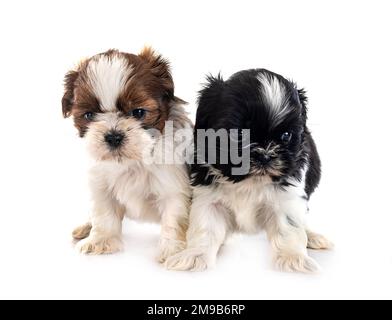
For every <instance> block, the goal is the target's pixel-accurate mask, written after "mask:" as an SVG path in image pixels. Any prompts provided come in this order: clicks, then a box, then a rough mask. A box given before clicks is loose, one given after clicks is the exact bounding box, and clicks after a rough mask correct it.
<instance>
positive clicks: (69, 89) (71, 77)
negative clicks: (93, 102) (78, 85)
mask: <svg viewBox="0 0 392 320" xmlns="http://www.w3.org/2000/svg"><path fill="white" fill-rule="evenodd" d="M78 76H79V72H78V71H74V70H71V71H69V72H68V73H67V74H66V75H65V78H64V89H65V91H64V95H63V98H62V99H61V104H62V108H63V116H64V118H67V117H69V116H70V115H71V111H72V106H73V103H74V88H75V82H76V79H77V78H78Z"/></svg>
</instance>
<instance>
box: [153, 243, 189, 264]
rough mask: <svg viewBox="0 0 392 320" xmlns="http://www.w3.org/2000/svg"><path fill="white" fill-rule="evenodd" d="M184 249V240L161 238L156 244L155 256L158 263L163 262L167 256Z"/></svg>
mask: <svg viewBox="0 0 392 320" xmlns="http://www.w3.org/2000/svg"><path fill="white" fill-rule="evenodd" d="M184 249H185V242H184V241H180V240H172V239H161V240H160V241H159V246H158V255H157V257H156V259H157V261H158V262H159V263H164V262H165V261H166V259H167V258H169V257H171V256H173V255H175V254H176V253H178V252H180V251H182V250H184Z"/></svg>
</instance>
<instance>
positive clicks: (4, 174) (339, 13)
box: [0, 0, 392, 299]
mask: <svg viewBox="0 0 392 320" xmlns="http://www.w3.org/2000/svg"><path fill="white" fill-rule="evenodd" d="M0 6H1V7H0V30H1V31H0V32H1V37H0V45H1V50H0V88H1V91H0V92H1V93H0V119H1V120H0V141H1V148H0V162H1V165H0V188H1V190H0V195H1V196H0V197H1V198H0V200H1V201H0V298H130V299H131V298H133V299H138V298H140V299H153V298H162V299H163V298H167V299H171V298H177V299H179V298H186V299H188V298H195V299H196V298H205V299H210V298H216V299H226V298H227V299H229V298H230V299H261V298H300V299H302V298H392V288H391V284H392V234H391V227H392V225H391V223H392V212H391V206H390V198H391V197H392V193H391V178H392V177H391V171H390V167H391V160H392V159H391V151H390V148H391V139H392V134H391V131H392V128H391V127H392V124H391V120H390V116H391V109H392V105H391V85H392V82H391V71H392V67H391V57H392V50H391V31H392V19H391V13H392V11H391V6H390V1H374V0H373V1H367V2H364V1H358V0H357V1H331V0H330V1H323V2H321V1H287V2H282V1H268V2H265V3H263V2H262V1H254V2H251V1H245V0H242V1H233V2H231V1H227V0H226V1H211V0H209V1H200V0H199V1H193V2H191V1H156V2H152V1H137V2H136V1H135V3H133V2H132V1H129V0H128V1H116V0H111V1H106V2H104V1H97V0H94V1H70V0H68V1H61V2H60V1H39V0H37V1H12V2H11V1H9V2H4V1H3V2H2V3H1V5H0ZM144 44H149V45H152V46H153V47H154V48H156V49H157V50H158V51H159V52H160V53H162V54H163V55H164V56H165V57H167V58H168V59H170V61H171V63H172V66H173V76H174V80H175V84H176V94H177V95H178V96H179V97H181V98H183V99H185V100H187V101H189V102H190V105H189V111H190V112H191V114H192V118H193V115H194V111H195V97H196V93H197V90H199V89H200V84H201V83H202V82H203V81H204V77H205V74H206V73H209V72H211V73H213V74H216V73H217V72H218V71H222V73H223V76H224V77H225V78H227V77H228V76H229V75H231V74H232V73H233V72H235V71H238V70H241V69H244V68H253V67H264V68H268V69H270V70H272V71H275V72H278V73H281V74H283V75H284V76H286V77H289V78H292V79H295V80H296V81H297V82H298V84H299V86H303V87H305V88H306V89H307V90H308V95H309V126H310V128H311V130H312V131H313V133H314V137H315V140H316V141H317V143H318V147H319V151H320V154H321V157H322V160H323V178H322V182H321V185H320V188H319V189H318V190H317V191H316V193H315V194H314V197H313V199H312V201H311V204H310V208H311V211H310V214H309V224H310V225H311V226H313V228H314V229H315V230H316V231H319V232H322V233H324V234H325V235H327V236H328V237H329V238H331V239H332V240H333V241H334V242H335V245H336V249H335V250H334V251H333V252H311V255H312V256H313V257H314V258H315V259H316V260H317V261H318V262H319V263H320V265H321V266H322V267H323V271H322V273H321V274H319V275H313V276H309V275H297V274H285V273H280V272H277V271H274V269H273V268H272V266H271V251H270V249H269V245H268V243H267V241H266V239H265V236H264V234H260V235H256V236H247V235H238V236H235V237H234V238H232V239H231V240H230V241H229V242H228V243H227V245H226V246H225V247H224V248H223V250H222V253H221V255H220V257H219V259H218V263H217V267H216V268H215V269H213V270H210V271H207V272H205V273H177V272H169V271H166V270H164V269H163V268H162V267H161V266H160V265H158V264H157V263H156V262H155V261H154V256H155V253H156V244H157V241H158V231H159V228H158V226H153V225H146V224H144V225H143V224H139V223H134V222H129V221H128V222H126V223H125V225H124V242H125V250H124V252H123V253H120V254H116V255H111V256H99V257H87V256H82V255H79V254H78V253H77V252H76V251H75V250H74V248H73V245H72V241H71V237H70V234H71V231H72V229H73V228H74V227H75V226H77V225H78V224H79V223H82V222H84V221H85V219H86V217H87V214H88V212H89V208H90V201H89V191H88V189H87V168H88V159H87V155H86V152H85V150H84V145H83V141H82V140H81V139H79V138H78V136H77V133H76V129H75V128H73V125H72V121H71V120H64V119H62V115H61V104H60V101H61V97H62V93H63V88H62V81H63V76H64V74H65V72H66V71H67V70H69V69H70V68H72V66H73V65H74V64H75V63H77V62H78V61H79V59H81V58H83V57H87V56H90V55H93V54H96V53H98V52H102V51H104V50H107V49H109V48H119V49H121V50H123V51H128V52H138V51H139V50H140V49H141V48H142V47H143V45H144Z"/></svg>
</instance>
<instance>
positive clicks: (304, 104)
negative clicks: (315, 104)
mask: <svg viewBox="0 0 392 320" xmlns="http://www.w3.org/2000/svg"><path fill="white" fill-rule="evenodd" d="M297 92H298V97H299V102H301V105H302V114H303V115H304V116H305V119H306V115H307V111H308V97H307V96H306V90H305V89H304V88H302V89H297Z"/></svg>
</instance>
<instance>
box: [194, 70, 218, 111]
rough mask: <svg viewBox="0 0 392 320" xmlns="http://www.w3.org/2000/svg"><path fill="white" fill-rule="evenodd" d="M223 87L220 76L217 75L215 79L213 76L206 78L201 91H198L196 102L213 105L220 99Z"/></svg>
mask: <svg viewBox="0 0 392 320" xmlns="http://www.w3.org/2000/svg"><path fill="white" fill-rule="evenodd" d="M224 87H225V81H224V80H223V78H222V75H221V74H220V73H218V75H217V76H216V77H214V76H213V75H211V74H210V75H208V76H207V82H206V83H205V84H204V86H203V89H201V90H200V91H199V98H198V102H199V105H200V104H205V103H209V102H212V103H215V102H217V100H219V99H220V97H221V95H222V92H223V90H224Z"/></svg>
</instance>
